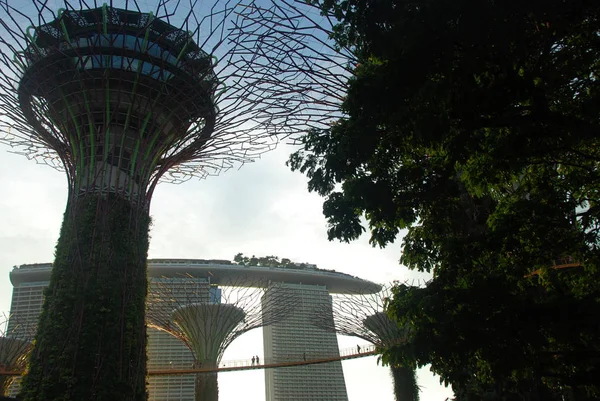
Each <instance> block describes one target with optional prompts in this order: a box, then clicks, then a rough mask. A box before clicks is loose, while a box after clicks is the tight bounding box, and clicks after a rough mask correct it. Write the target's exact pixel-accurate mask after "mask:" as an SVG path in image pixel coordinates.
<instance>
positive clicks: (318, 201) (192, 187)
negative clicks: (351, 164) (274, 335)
mask: <svg viewBox="0 0 600 401" xmlns="http://www.w3.org/2000/svg"><path fill="white" fill-rule="evenodd" d="M16 1H17V0H10V3H11V4H14V2H16ZM140 3H141V4H142V5H145V4H148V5H149V8H152V7H151V4H150V3H154V1H152V0H142V1H140ZM17 4H19V7H20V5H21V4H23V6H22V7H23V8H22V11H24V12H27V7H28V6H27V5H25V3H20V0H19V2H18V3H17ZM49 6H50V7H53V8H54V9H58V7H60V2H59V1H56V0H53V1H51V2H50V3H49ZM54 6H55V7H54ZM295 149H296V148H294V147H292V146H290V145H285V144H280V145H279V147H278V148H277V150H275V151H272V152H269V153H266V154H264V155H263V156H262V157H261V158H260V159H259V160H257V161H256V162H254V163H249V164H246V165H244V166H243V167H242V168H241V169H232V170H229V171H226V172H224V173H222V174H221V175H220V176H218V177H209V178H207V179H206V180H197V179H192V180H190V181H188V182H185V183H182V184H180V185H171V184H160V185H159V186H158V187H157V189H156V190H155V192H154V197H153V200H152V205H151V211H150V212H151V213H150V214H151V216H152V219H153V224H152V230H151V243H150V249H149V255H148V256H149V258H190V259H194V258H198V259H233V257H234V255H235V254H237V253H239V252H242V253H244V254H246V255H248V256H251V255H257V256H265V255H276V256H279V257H280V258H284V257H285V258H289V259H291V260H293V261H295V262H308V263H314V264H316V265H317V266H318V267H320V268H323V269H335V270H337V271H339V272H343V273H348V274H351V275H355V276H358V277H361V278H365V279H368V280H371V281H374V282H377V283H390V282H391V281H393V280H400V281H404V280H408V281H412V280H419V279H424V278H427V276H426V275H423V274H418V273H416V272H410V271H408V270H407V269H406V268H405V267H403V266H401V265H399V264H398V260H399V258H400V245H399V244H400V241H397V243H396V244H392V245H390V246H388V247H387V248H386V249H378V248H372V247H371V246H370V245H369V244H368V235H366V234H365V235H363V236H362V237H361V238H360V239H359V240H357V241H355V242H352V243H351V244H345V243H339V242H330V241H328V240H327V233H326V229H327V225H326V221H325V218H324V217H323V215H322V202H323V199H322V198H320V197H319V196H318V195H316V194H311V193H309V192H308V191H307V189H306V177H304V176H303V175H302V174H300V173H293V172H291V171H290V170H289V168H288V167H286V166H285V161H286V160H287V158H288V156H289V154H290V153H291V152H293V151H294V150H295ZM10 150H11V148H10V147H8V146H5V145H1V144H0V221H1V222H2V224H0V313H2V312H5V313H8V311H9V309H10V299H11V293H12V285H11V283H10V280H9V273H10V271H11V270H12V267H13V266H15V265H21V264H27V263H44V262H51V261H52V260H53V253H54V246H55V244H56V241H57V238H58V233H59V229H60V224H61V221H62V214H63V211H64V207H65V204H66V196H67V182H66V177H65V175H64V173H61V172H58V171H56V170H53V169H52V168H50V167H47V166H44V165H39V164H36V163H35V162H33V161H29V160H27V159H26V158H25V157H23V156H21V155H17V154H14V153H10ZM339 343H340V347H341V348H346V347H353V346H356V344H357V343H360V344H363V343H364V341H363V340H358V339H356V338H347V337H339ZM253 355H262V331H261V330H260V329H257V330H254V331H252V332H249V333H246V334H244V335H243V336H241V337H240V338H238V339H236V340H235V341H234V342H233V343H232V344H231V346H230V347H229V349H228V350H227V351H226V352H225V355H224V358H223V359H224V360H228V359H245V358H250V357H252V356H253ZM342 366H343V369H344V376H345V380H346V386H347V389H348V396H349V400H350V401H363V400H366V399H376V400H379V401H392V400H393V399H394V397H393V393H392V386H391V379H390V377H389V369H388V368H386V367H382V366H380V365H379V364H378V363H377V358H376V357H365V358H361V359H354V360H349V361H344V362H343V363H342ZM418 375H419V385H420V387H421V400H422V401H444V400H445V399H446V398H447V397H451V396H452V392H451V391H450V390H449V389H447V388H444V387H443V386H440V384H439V379H438V378H437V377H434V376H433V375H432V374H431V373H430V372H429V371H428V369H427V368H423V369H421V370H419V372H418ZM219 387H220V400H221V401H234V400H239V399H242V397H243V399H244V400H245V401H259V400H260V401H262V400H264V399H265V389H264V373H263V372H262V371H243V372H228V373H221V374H219Z"/></svg>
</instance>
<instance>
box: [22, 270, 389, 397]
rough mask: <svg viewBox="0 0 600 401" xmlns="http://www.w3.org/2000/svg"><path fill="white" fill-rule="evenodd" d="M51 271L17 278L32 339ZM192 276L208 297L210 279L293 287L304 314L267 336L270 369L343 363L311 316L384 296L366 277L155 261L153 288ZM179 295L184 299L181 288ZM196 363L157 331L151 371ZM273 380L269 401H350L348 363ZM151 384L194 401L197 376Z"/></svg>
mask: <svg viewBox="0 0 600 401" xmlns="http://www.w3.org/2000/svg"><path fill="white" fill-rule="evenodd" d="M51 268H52V265H51V264H50V263H43V264H30V265H21V266H20V267H18V268H17V267H15V269H13V271H12V272H11V273H10V280H11V282H12V284H13V287H14V289H13V297H12V306H11V312H12V313H14V314H15V316H19V324H20V325H22V327H23V330H28V332H31V331H32V330H34V328H35V325H36V324H37V319H38V317H39V314H40V312H41V307H42V301H43V290H44V288H46V287H47V285H48V282H49V280H50V271H51ZM184 274H185V275H188V274H189V275H192V276H193V277H196V278H197V279H198V284H199V285H200V286H202V285H206V288H207V291H208V292H207V293H210V291H213V290H211V289H210V285H209V284H208V283H207V282H206V280H204V278H205V277H209V276H210V282H211V283H212V284H219V283H220V282H221V281H223V282H225V281H227V280H228V279H231V278H238V281H239V278H243V277H248V278H252V280H249V281H248V285H252V283H256V282H257V280H266V281H271V282H276V283H285V284H284V285H283V286H282V287H281V290H283V291H287V292H293V293H294V294H295V295H297V297H298V309H297V310H295V312H294V313H293V316H292V317H290V318H288V319H286V320H284V321H282V322H280V323H277V324H275V325H273V326H267V327H265V328H264V329H263V335H264V345H265V355H264V357H265V358H266V359H265V361H268V360H269V359H271V358H272V360H274V361H278V360H283V359H284V358H286V357H288V358H289V357H292V356H294V357H299V356H300V355H302V357H303V356H304V353H306V358H307V360H308V359H310V358H314V357H317V356H323V355H327V356H332V357H335V356H336V355H339V354H338V345H337V338H336V335H335V334H334V333H332V332H325V331H323V330H321V329H318V328H316V327H314V326H313V325H312V324H311V313H313V312H314V310H315V309H316V307H318V306H319V305H322V303H323V302H329V303H331V297H330V295H329V294H330V293H358V292H365V293H372V292H377V291H379V290H380V289H381V287H380V286H379V285H377V284H374V283H371V282H369V281H366V280H362V279H360V278H358V277H354V276H350V275H348V274H344V273H338V272H334V271H328V270H320V269H316V268H315V267H314V266H311V265H308V266H306V267H303V268H289V267H287V268H279V267H260V266H240V265H236V264H233V263H231V262H229V261H226V260H201V259H150V260H148V276H149V280H150V285H152V282H153V280H154V281H155V282H156V281H160V280H161V278H162V277H171V278H172V277H177V276H180V275H184ZM185 281H186V282H188V283H189V277H187V278H186V279H185ZM203 283H204V284H203ZM173 293H174V294H177V290H176V289H175V288H174V289H173ZM282 295H284V294H282ZM175 296H176V295H175ZM209 296H210V297H211V300H213V302H214V301H216V300H217V298H218V294H216V293H210V295H209ZM263 312H266V311H263ZM193 360H194V358H193V356H192V353H191V352H190V351H189V349H188V348H187V347H186V346H185V345H184V344H183V343H182V342H181V341H180V340H179V339H177V338H175V337H173V336H171V335H169V334H167V333H164V332H161V331H158V330H155V329H153V328H149V329H148V369H149V370H152V369H159V368H160V369H163V368H170V367H171V366H173V367H188V366H191V365H192V363H193ZM265 378H266V387H267V388H266V392H267V400H268V401H283V400H295V401H297V400H318V401H338V400H347V398H348V397H347V394H346V388H345V383H344V376H343V372H342V367H341V363H340V362H331V363H327V364H319V365H306V366H302V367H297V368H296V367H294V368H290V367H287V368H280V369H268V370H266V373H265ZM148 382H149V383H148V393H149V400H150V401H175V400H176V401H192V400H193V399H194V375H187V376H177V377H175V376H174V377H168V376H162V377H160V376H159V377H157V376H152V377H150V378H149V380H148ZM311 389H312V390H311ZM309 390H310V391H309ZM303 394H304V395H303Z"/></svg>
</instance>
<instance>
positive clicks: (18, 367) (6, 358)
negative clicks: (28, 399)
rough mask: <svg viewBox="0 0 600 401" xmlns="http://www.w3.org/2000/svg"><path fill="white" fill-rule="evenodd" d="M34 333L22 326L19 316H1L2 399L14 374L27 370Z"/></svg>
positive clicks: (0, 381)
mask: <svg viewBox="0 0 600 401" xmlns="http://www.w3.org/2000/svg"><path fill="white" fill-rule="evenodd" d="M32 340H33V333H30V332H29V330H27V328H23V327H21V326H20V324H19V321H18V318H17V316H15V315H11V316H6V315H3V316H0V397H2V396H6V395H7V391H8V388H9V387H10V385H11V384H12V383H13V381H14V380H15V378H16V376H15V375H14V374H7V373H2V372H8V373H12V372H20V371H22V370H23V369H25V365H26V364H27V355H28V354H29V352H30V351H31V342H32Z"/></svg>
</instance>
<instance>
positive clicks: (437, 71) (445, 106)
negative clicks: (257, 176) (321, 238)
mask: <svg viewBox="0 0 600 401" xmlns="http://www.w3.org/2000/svg"><path fill="white" fill-rule="evenodd" d="M319 4H320V5H321V7H322V9H323V12H324V13H329V14H333V15H335V16H336V17H337V18H338V19H339V21H340V22H339V24H338V25H337V27H336V29H335V30H334V32H333V33H332V37H333V38H334V39H335V40H336V41H338V43H340V44H341V45H343V46H346V47H349V48H353V49H355V51H356V53H357V56H358V59H359V64H357V65H356V68H355V70H354V76H353V77H352V78H351V79H350V81H349V86H348V88H349V89H348V92H347V94H346V98H345V101H344V103H343V106H342V109H343V112H344V113H345V115H346V117H345V118H343V119H341V120H339V121H336V122H335V123H334V124H332V125H331V127H330V128H328V129H326V130H314V131H311V132H309V133H308V134H307V135H306V136H305V138H304V140H303V141H304V142H303V145H304V146H303V148H302V149H301V150H299V151H297V152H296V153H294V154H293V155H292V156H291V157H290V160H289V162H288V163H289V165H290V167H291V168H292V169H293V170H299V171H301V172H302V173H304V174H306V175H307V177H308V179H309V181H308V187H309V190H311V191H316V192H317V193H319V194H320V195H322V196H324V197H325V198H326V199H325V202H324V205H323V212H324V214H325V216H326V218H327V221H328V225H329V227H328V235H329V238H330V239H339V240H343V241H351V240H354V239H356V238H358V237H359V236H360V235H361V234H362V233H363V232H364V231H366V227H364V226H363V222H364V221H365V220H366V222H367V223H368V229H369V232H370V235H371V238H370V241H371V243H372V244H373V245H379V246H382V247H383V246H386V245H388V244H390V243H392V242H393V241H394V240H395V239H396V238H397V236H398V234H399V233H400V231H401V230H406V235H404V238H403V242H402V248H403V254H402V258H401V262H402V263H403V264H405V265H406V266H408V267H409V268H413V269H418V270H422V271H430V272H433V274H434V280H433V281H432V283H431V284H430V285H429V286H428V287H427V288H425V289H417V288H409V287H404V286H400V287H398V288H397V291H396V294H395V296H394V299H393V300H392V302H391V303H390V307H389V308H390V313H392V314H393V315H394V316H395V317H396V318H397V319H398V320H399V321H400V323H401V324H405V323H410V324H412V325H413V326H414V328H415V333H416V335H415V341H414V342H412V343H411V344H403V345H398V346H396V347H394V348H393V349H392V350H391V351H390V352H389V354H388V355H387V356H386V358H389V360H390V361H393V360H394V358H399V359H401V360H403V364H405V365H406V366H410V363H411V362H412V363H415V362H417V363H418V364H420V365H423V364H428V363H430V364H432V369H433V370H434V372H436V373H438V374H439V375H440V376H441V377H442V379H443V380H444V381H446V382H447V383H452V384H453V385H454V387H455V389H456V390H457V394H462V397H463V398H464V397H466V396H465V394H471V395H473V396H474V397H479V398H474V399H485V398H486V397H488V398H489V397H492V398H493V397H500V398H498V399H511V398H510V397H513V396H514V397H521V398H515V399H529V398H528V397H530V398H531V397H533V398H531V399H534V398H535V397H542V398H543V397H547V398H545V399H552V398H553V397H560V396H563V395H564V394H566V393H565V391H566V390H565V389H568V391H570V392H571V393H569V394H575V393H577V394H580V393H581V394H585V396H583V395H582V396H580V397H579V398H581V397H587V396H588V395H590V394H592V395H593V394H598V391H600V389H599V387H598V385H597V384H596V381H595V380H593V379H592V377H593V374H596V373H597V372H596V367H595V366H597V362H598V359H597V358H598V346H597V345H596V344H598V343H599V341H598V340H600V338H598V337H599V334H600V330H599V327H598V325H597V323H590V322H598V321H599V320H598V318H599V317H600V316H597V314H598V313H597V312H596V311H597V310H598V302H599V300H600V288H598V285H597V284H596V283H597V282H598V278H599V277H598V266H599V265H598V262H599V259H598V257H599V253H598V251H599V249H598V244H599V242H600V241H599V240H600V238H599V236H598V228H599V227H600V225H599V224H600V220H599V218H600V214H599V210H600V209H599V208H598V205H599V204H600V185H599V183H600V174H599V169H598V167H599V165H598V163H599V161H600V151H599V150H598V149H599V146H598V145H599V143H598V142H599V138H600V136H599V134H600V113H599V111H598V107H597V105H598V104H600V85H599V83H598V74H599V73H600V71H599V68H600V3H598V2H595V1H587V0H579V1H574V2H564V1H561V0H549V1H539V0H532V1H528V2H516V1H511V0H500V1H498V0H484V1H476V0H454V1H450V0H435V1H433V0H430V1H427V0H421V1H411V2H397V1H391V0H375V1H367V0H344V1H334V0H325V1H323V2H319ZM563 259H569V260H573V261H577V262H578V263H577V265H578V266H579V267H575V268H573V269H571V270H565V271H559V270H554V269H550V267H551V266H553V265H558V264H561V263H560V262H559V261H560V260H563ZM532 271H536V272H538V273H539V274H537V275H534V276H533V277H530V276H529V274H530V272H532ZM528 276H529V277H528ZM560 389H562V390H560ZM502 397H504V398H502ZM579 398H578V399H579ZM464 399H467V398H464ZM581 399H585V398H581Z"/></svg>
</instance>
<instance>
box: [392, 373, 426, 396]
mask: <svg viewBox="0 0 600 401" xmlns="http://www.w3.org/2000/svg"><path fill="white" fill-rule="evenodd" d="M390 373H391V376H392V383H393V385H394V395H395V397H396V401H419V386H418V385H417V374H416V372H415V370H414V369H411V368H405V367H403V366H391V367H390Z"/></svg>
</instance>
